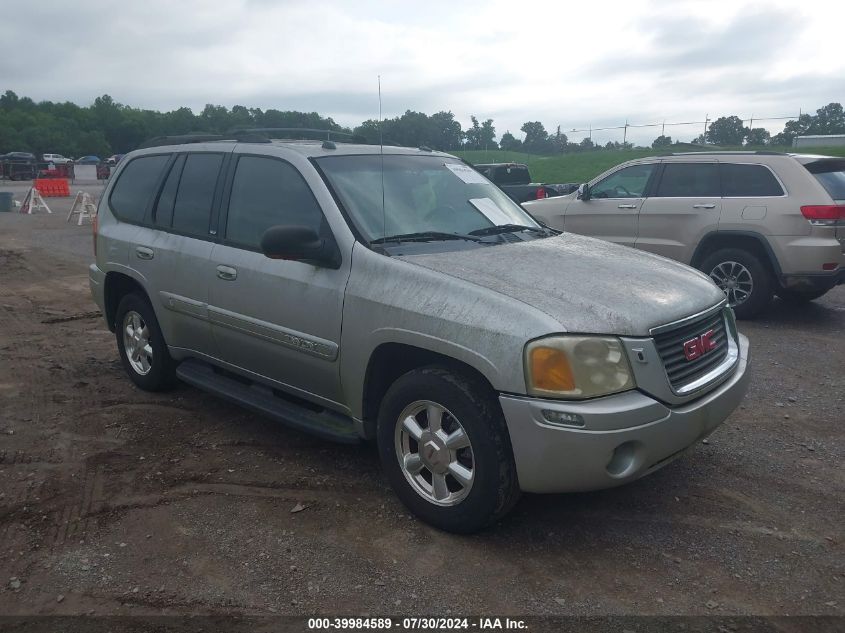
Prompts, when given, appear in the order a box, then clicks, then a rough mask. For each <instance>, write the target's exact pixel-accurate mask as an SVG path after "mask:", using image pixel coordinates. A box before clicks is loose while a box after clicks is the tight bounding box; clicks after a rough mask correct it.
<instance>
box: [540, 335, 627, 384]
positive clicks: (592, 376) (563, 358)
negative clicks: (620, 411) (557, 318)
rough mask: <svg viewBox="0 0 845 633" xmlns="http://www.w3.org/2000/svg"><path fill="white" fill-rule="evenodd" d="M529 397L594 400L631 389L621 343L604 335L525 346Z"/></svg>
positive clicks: (558, 338)
mask: <svg viewBox="0 0 845 633" xmlns="http://www.w3.org/2000/svg"><path fill="white" fill-rule="evenodd" d="M525 382H526V384H527V385H528V393H529V394H531V395H532V396H544V397H547V398H548V397H551V398H573V399H582V398H594V397H596V396H605V395H608V394H611V393H617V392H619V391H627V390H628V389H633V388H634V387H635V383H634V375H633V373H632V372H631V366H630V365H629V364H628V358H627V357H626V356H625V350H624V349H623V347H622V343H621V342H620V341H619V340H618V339H616V338H612V337H607V336H550V337H548V338H543V339H539V340H536V341H532V342H531V343H529V344H528V345H526V347H525Z"/></svg>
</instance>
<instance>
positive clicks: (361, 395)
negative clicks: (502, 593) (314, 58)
mask: <svg viewBox="0 0 845 633" xmlns="http://www.w3.org/2000/svg"><path fill="white" fill-rule="evenodd" d="M250 139H251V140H250V142H246V140H245V139H241V140H239V141H238V140H235V141H231V140H220V141H216V142H214V141H211V142H202V143H186V142H183V143H180V144H169V145H159V146H153V147H150V148H148V149H143V150H139V151H136V152H133V153H132V154H130V155H128V156H127V157H126V158H124V159H123V161H122V162H121V163H120V164H119V166H118V168H117V170H116V173H115V174H114V175H113V176H112V178H111V180H110V181H109V183H108V186H107V187H106V190H105V193H104V195H103V198H102V200H101V202H100V206H99V217H98V221H97V224H96V225H95V251H96V263H94V264H92V265H91V267H90V283H91V291H92V293H93V296H94V298H95V300H96V302H97V304H98V305H99V306H100V308H101V309H102V311H103V314H104V315H105V319H106V322H107V324H108V326H109V328H111V329H112V330H113V331H114V332H115V335H116V339H117V347H118V352H119V354H120V359H121V362H122V363H123V366H124V368H125V370H126V372H127V374H128V375H129V377H130V378H131V379H132V381H133V382H134V383H135V384H136V385H137V386H138V387H140V388H142V389H147V390H151V391H156V390H161V389H165V388H167V387H169V386H171V385H172V384H173V382H174V380H175V379H176V378H180V379H181V380H183V381H185V382H187V383H190V384H192V385H195V386H197V387H199V388H201V389H205V390H208V391H210V392H213V393H215V394H218V395H219V396H221V397H223V398H226V399H228V400H230V401H233V402H236V403H239V404H241V405H244V406H246V407H249V408H251V409H253V410H254V411H257V412H259V413H261V414H263V415H265V416H268V417H270V418H274V419H276V420H279V421H281V422H284V423H285V424H288V425H290V426H292V427H294V428H297V429H300V430H302V431H307V432H311V433H315V434H317V435H319V436H322V437H324V438H327V439H331V440H336V441H341V442H358V441H360V440H362V439H366V440H375V441H376V442H377V445H378V450H379V454H380V458H381V461H382V464H383V467H384V470H385V472H386V475H387V477H388V479H389V480H390V482H391V484H392V485H393V487H394V489H395V490H396V493H397V494H398V496H399V497H400V498H401V500H402V501H403V502H404V503H405V504H406V505H407V506H408V507H409V508H410V509H411V510H412V511H413V512H414V513H416V514H417V515H418V516H420V517H421V518H422V519H424V520H425V521H428V522H429V523H431V524H433V525H435V526H437V527H440V528H442V529H445V530H450V531H455V532H471V531H474V530H477V529H480V528H482V527H484V526H485V525H488V524H489V523H490V522H492V521H494V520H496V519H497V518H498V517H500V516H502V515H503V514H504V513H505V512H507V511H508V510H509V509H510V508H511V506H512V505H513V504H514V502H515V501H516V499H517V498H518V496H519V493H520V491H526V492H537V493H543V492H564V491H578V490H593V489H599V488H606V487H610V486H616V485H619V484H623V483H626V482H629V481H632V480H634V479H637V478H639V477H642V476H643V475H646V474H648V473H650V472H653V471H654V470H656V469H658V468H660V467H662V466H664V465H665V464H667V463H668V462H669V461H671V460H672V459H674V458H676V457H678V456H679V455H680V454H681V453H683V452H684V450H685V449H687V448H688V447H690V446H691V445H693V444H694V443H695V442H696V441H697V440H699V439H701V438H703V437H706V436H707V435H709V434H710V433H712V432H713V430H714V429H715V428H716V427H717V426H718V425H719V424H721V422H722V421H723V420H724V419H725V418H726V417H727V416H728V415H729V414H730V413H731V411H733V410H734V408H735V407H736V406H737V405H738V403H739V402H740V400H741V399H742V397H743V395H744V393H745V391H746V387H747V384H748V373H747V363H748V341H747V339H746V338H745V337H744V336H742V335H740V334H739V333H738V332H737V328H736V324H735V322H734V316H733V311H732V310H731V308H730V307H728V306H727V305H726V301H725V296H724V294H723V293H722V291H721V290H720V289H719V288H718V287H717V286H716V285H714V284H713V283H712V281H711V280H710V279H709V278H708V277H707V276H706V275H703V274H701V273H700V272H697V271H695V270H693V269H691V268H688V267H687V266H684V265H682V264H678V263H675V262H672V261H669V260H667V259H664V258H662V257H657V256H655V255H651V254H648V253H640V252H637V251H635V250H632V249H627V248H623V247H620V246H617V245H614V244H610V243H608V242H603V241H599V240H595V239H591V238H588V237H583V236H578V235H572V234H562V235H561V234H558V232H557V231H554V230H551V229H548V228H546V227H544V226H542V225H539V224H538V223H537V222H535V221H534V220H532V219H531V217H530V216H529V215H528V214H527V213H525V212H524V211H523V210H522V209H521V208H520V207H519V206H518V205H517V204H515V203H514V202H513V201H511V200H510V199H509V198H508V197H507V196H506V195H505V194H503V193H502V192H501V191H500V190H499V189H498V188H497V187H496V186H495V185H493V184H492V183H490V182H489V181H488V180H487V179H486V178H484V177H483V176H482V175H480V174H479V173H478V172H476V171H474V170H473V169H471V168H470V167H469V166H467V165H466V164H465V163H463V162H462V161H460V160H459V159H457V158H455V157H453V156H450V155H448V154H443V153H439V152H432V151H430V150H428V149H426V148H422V149H407V148H395V147H389V148H388V147H385V148H383V150H380V149H379V147H372V146H366V145H341V144H337V145H336V144H334V143H332V142H322V143H321V142H309V141H278V140H272V141H271V140H269V139H256V138H255V137H250Z"/></svg>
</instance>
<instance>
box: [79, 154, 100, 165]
mask: <svg viewBox="0 0 845 633" xmlns="http://www.w3.org/2000/svg"><path fill="white" fill-rule="evenodd" d="M101 162H102V161H101V160H100V157H99V156H83V157H82V158H77V159H76V164H77V165H99V164H100V163H101Z"/></svg>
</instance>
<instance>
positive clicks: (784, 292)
mask: <svg viewBox="0 0 845 633" xmlns="http://www.w3.org/2000/svg"><path fill="white" fill-rule="evenodd" d="M828 290H830V288H828V289H827V290H818V289H816V290H788V289H786V288H778V289H777V290H776V291H775V293H776V294H777V296H778V297H780V299H781V301H785V302H786V303H792V304H797V305H802V304H804V303H809V302H810V301H813V300H815V299H818V298H819V297H821V296H823V295H826V294H827V293H828Z"/></svg>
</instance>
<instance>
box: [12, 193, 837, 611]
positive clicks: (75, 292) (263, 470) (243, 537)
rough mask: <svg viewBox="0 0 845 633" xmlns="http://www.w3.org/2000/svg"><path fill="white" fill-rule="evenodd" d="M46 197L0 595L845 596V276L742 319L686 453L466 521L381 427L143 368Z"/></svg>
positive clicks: (27, 229)
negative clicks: (313, 424)
mask: <svg viewBox="0 0 845 633" xmlns="http://www.w3.org/2000/svg"><path fill="white" fill-rule="evenodd" d="M5 188H6V190H9V188H8V187H5ZM50 202H51V204H52V205H53V207H54V211H55V213H54V214H53V215H52V216H46V215H37V216H23V215H19V214H7V213H4V214H0V570H2V571H0V613H3V614H7V615H25V614H26V615H29V614H98V615H102V614H138V615H140V614H145V615H154V614H245V615H256V614H271V613H277V614H298V615H314V614H340V615H351V614H400V615H411V614H413V615H419V614H432V615H441V616H442V615H450V614H452V615H457V614H484V613H493V612H495V613H498V614H514V615H543V614H571V615H599V614H664V615H666V614H702V615H704V614H709V615H716V614H718V615H726V614H732V615H739V614H753V615H774V614H777V615H788V614H789V615H796V614H805V615H809V614H827V615H842V614H843V610H845V557H843V540H845V532H844V531H843V518H844V517H843V499H845V469H843V444H844V443H843V435H845V433H844V432H843V431H845V389H843V385H844V384H845V383H843V377H845V342H843V341H845V287H839V288H838V289H836V290H834V291H832V292H831V293H829V294H828V295H827V296H826V297H824V298H823V299H821V300H819V301H817V302H815V303H813V304H811V305H809V306H806V307H803V308H800V309H796V308H790V307H789V306H787V305H785V304H783V303H780V302H779V301H777V300H776V301H775V302H774V303H773V305H772V308H771V310H770V312H769V313H768V315H767V316H766V317H765V318H763V319H761V320H759V321H756V322H754V323H748V322H743V323H741V329H742V331H743V332H744V333H745V334H747V335H748V336H749V337H750V339H751V342H752V362H753V367H752V371H753V379H752V386H751V389H750V392H749V394H748V396H747V398H746V400H745V402H744V404H743V405H742V407H741V408H740V409H739V410H737V411H736V413H735V414H734V415H733V416H732V417H731V418H730V419H729V420H728V421H727V422H726V423H725V424H724V425H723V426H722V427H721V428H720V429H719V430H718V431H717V432H716V433H715V434H714V435H713V436H712V437H711V438H710V439H709V441H707V442H706V443H704V444H700V445H698V446H697V447H695V448H694V449H693V450H692V451H690V452H689V453H688V454H687V455H686V456H685V457H683V458H682V459H680V460H678V461H676V462H674V463H673V464H671V465H670V466H668V467H666V468H665V469H663V470H662V471H660V472H658V473H656V474H654V475H652V476H650V477H647V478H646V479H643V480H640V481H638V482H636V483H634V484H631V485H628V486H625V487H622V488H618V489H615V490H609V491H604V492H597V493H590V494H577V495H555V496H526V497H524V498H523V500H522V501H521V502H520V503H519V505H518V506H517V507H516V509H515V511H514V512H513V513H512V515H510V516H509V517H508V518H506V519H505V520H504V521H503V522H502V523H501V524H499V525H497V526H495V527H494V528H492V529H490V530H488V531H486V532H484V533H482V534H479V535H475V536H472V537H457V536H453V535H449V534H445V533H441V532H438V531H436V530H434V529H432V528H430V527H428V526H426V525H424V524H422V523H420V522H419V521H417V520H415V519H413V518H411V517H410V516H409V514H408V512H407V511H406V510H405V509H404V508H403V507H402V506H401V505H400V503H399V502H398V501H397V499H396V497H395V496H394V495H393V494H392V492H391V491H390V489H389V488H388V487H387V484H386V481H385V479H384V477H383V476H382V474H381V472H380V469H379V465H378V460H377V456H376V454H375V451H374V450H373V449H372V447H368V446H366V445H361V446H338V445H333V444H330V443H327V442H324V441H321V440H317V439H313V438H311V437H308V436H306V435H302V434H300V433H297V432H295V431H292V430H289V429H286V428H285V427H284V426H280V425H279V424H277V423H274V422H271V421H268V420H266V419H263V418H261V417H258V416H256V415H253V414H251V413H248V412H245V411H242V410H239V409H238V408H236V407H234V406H232V405H229V404H226V403H224V402H222V401H220V400H218V399H216V398H214V397H211V396H209V395H206V394H204V393H202V392H200V391H198V390H196V389H193V388H190V387H187V386H183V387H180V388H177V389H176V390H175V391H173V392H171V393H168V394H165V395H156V394H150V393H145V392H142V391H139V390H137V389H136V388H134V387H133V385H132V383H131V382H130V381H129V380H128V379H127V378H126V377H125V376H124V374H123V371H122V369H121V366H120V363H119V361H118V357H117V353H116V348H115V341H114V337H113V335H112V334H111V333H110V332H109V331H108V329H107V328H106V326H105V324H104V322H103V321H102V319H101V318H100V317H99V315H98V314H97V313H96V308H95V306H94V304H93V302H92V300H91V298H90V295H89V292H88V287H87V264H88V262H89V261H90V260H91V259H92V257H91V235H90V232H91V230H90V225H87V224H86V225H85V226H82V227H78V226H75V225H71V224H66V223H65V215H66V213H67V209H68V206H67V205H68V204H69V203H68V202H67V201H64V200H63V201H50ZM299 506H304V509H303V510H301V511H294V508H297V507H299Z"/></svg>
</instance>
